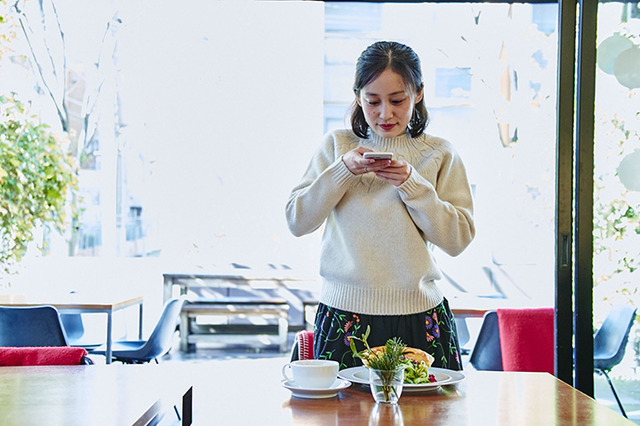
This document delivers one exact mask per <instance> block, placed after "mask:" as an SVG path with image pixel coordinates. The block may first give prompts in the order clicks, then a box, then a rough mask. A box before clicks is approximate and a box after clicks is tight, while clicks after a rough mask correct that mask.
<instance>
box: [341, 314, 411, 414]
mask: <svg viewBox="0 0 640 426" xmlns="http://www.w3.org/2000/svg"><path fill="white" fill-rule="evenodd" d="M370 331H371V329H370V328H369V326H367V329H366V330H365V332H364V334H363V335H362V337H356V336H349V340H350V347H351V351H352V352H353V356H354V357H356V358H360V359H362V361H363V363H364V364H365V366H366V367H367V368H368V369H369V387H370V389H371V394H372V395H373V399H374V400H375V401H376V402H382V403H389V404H397V403H398V399H400V395H401V394H402V386H403V384H404V369H405V367H406V357H405V356H404V351H405V348H406V345H405V344H404V343H402V341H401V340H400V339H399V338H397V337H394V338H393V339H389V340H387V343H386V344H385V345H384V346H383V347H378V348H373V349H372V348H370V347H369V344H368V343H367V337H369V332H370ZM355 340H359V341H360V342H362V343H364V345H365V349H363V350H362V351H359V352H358V351H357V350H356V345H355Z"/></svg>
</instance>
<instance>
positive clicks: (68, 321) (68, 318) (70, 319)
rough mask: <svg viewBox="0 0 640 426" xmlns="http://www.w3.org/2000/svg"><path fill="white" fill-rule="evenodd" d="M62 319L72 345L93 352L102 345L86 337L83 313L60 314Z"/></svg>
mask: <svg viewBox="0 0 640 426" xmlns="http://www.w3.org/2000/svg"><path fill="white" fill-rule="evenodd" d="M60 320H61V321H62V325H63V326H64V331H65V333H66V335H67V341H68V342H69V345H70V346H77V347H81V348H85V349H86V350H87V351H89V352H91V351H92V350H94V349H96V348H98V347H99V346H100V345H101V343H96V342H89V341H87V340H86V339H85V338H84V334H85V329H84V322H83V321H82V314H60Z"/></svg>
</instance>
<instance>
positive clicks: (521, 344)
mask: <svg viewBox="0 0 640 426" xmlns="http://www.w3.org/2000/svg"><path fill="white" fill-rule="evenodd" d="M497 313H498V329H499V330H500V347H501V352H502V369H503V370H504V371H538V372H547V373H549V374H554V373H555V341H554V320H555V313H554V308H552V307H541V308H507V309H498V310H497Z"/></svg>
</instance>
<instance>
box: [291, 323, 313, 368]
mask: <svg viewBox="0 0 640 426" xmlns="http://www.w3.org/2000/svg"><path fill="white" fill-rule="evenodd" d="M301 359H313V331H309V330H302V331H298V332H297V333H296V337H295V340H294V342H293V347H292V348H291V361H296V360H301Z"/></svg>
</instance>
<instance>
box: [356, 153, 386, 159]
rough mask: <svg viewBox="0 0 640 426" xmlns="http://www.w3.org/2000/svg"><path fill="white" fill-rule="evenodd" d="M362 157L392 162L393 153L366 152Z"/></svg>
mask: <svg viewBox="0 0 640 426" xmlns="http://www.w3.org/2000/svg"><path fill="white" fill-rule="evenodd" d="M362 156H363V157H364V158H367V159H374V160H391V159H392V158H393V152H365V153H364V154H363V155H362Z"/></svg>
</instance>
